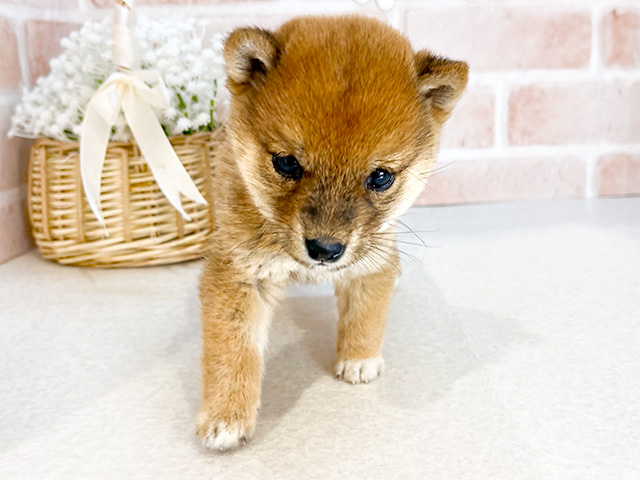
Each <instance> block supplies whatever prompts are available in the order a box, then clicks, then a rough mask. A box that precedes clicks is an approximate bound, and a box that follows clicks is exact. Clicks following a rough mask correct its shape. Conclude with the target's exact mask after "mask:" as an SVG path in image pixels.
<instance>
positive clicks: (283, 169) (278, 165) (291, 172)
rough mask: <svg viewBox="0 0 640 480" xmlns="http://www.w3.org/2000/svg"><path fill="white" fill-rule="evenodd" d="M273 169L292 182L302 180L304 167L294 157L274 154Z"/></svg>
mask: <svg viewBox="0 0 640 480" xmlns="http://www.w3.org/2000/svg"><path fill="white" fill-rule="evenodd" d="M273 168H275V169H276V172H278V173H279V174H280V175H282V176H283V177H285V178H288V179H291V180H300V179H301V178H302V173H303V170H302V166H301V165H300V163H298V160H297V159H296V157H294V156H293V155H281V154H279V153H274V154H273Z"/></svg>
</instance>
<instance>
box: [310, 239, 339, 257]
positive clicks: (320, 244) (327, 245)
mask: <svg viewBox="0 0 640 480" xmlns="http://www.w3.org/2000/svg"><path fill="white" fill-rule="evenodd" d="M305 244H306V245H307V251H308V252H309V256H310V257H311V258H312V259H314V260H317V261H319V262H335V261H336V260H337V259H339V258H340V256H341V255H342V253H343V252H344V245H343V244H342V243H339V242H335V241H333V240H332V239H329V238H312V239H308V238H307V239H306V240H305Z"/></svg>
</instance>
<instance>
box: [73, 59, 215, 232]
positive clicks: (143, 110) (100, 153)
mask: <svg viewBox="0 0 640 480" xmlns="http://www.w3.org/2000/svg"><path fill="white" fill-rule="evenodd" d="M147 83H149V84H152V85H154V86H153V87H149V86H148V85H147ZM169 106H170V102H169V95H168V92H167V88H166V87H165V85H164V82H163V81H162V77H160V74H159V73H158V72H156V71H153V70H135V71H133V72H132V73H131V74H126V73H120V72H116V73H113V74H111V76H110V77H109V78H108V79H107V80H106V81H105V82H104V83H103V84H102V85H101V86H100V88H99V89H98V90H97V91H96V93H95V94H94V95H93V97H91V100H90V101H89V104H88V105H87V109H86V112H85V116H84V120H83V122H82V131H81V136H80V171H81V176H82V184H83V185H84V192H85V195H86V197H87V201H88V202H89V206H90V207H91V211H92V212H93V213H94V215H95V216H96V218H97V219H98V221H99V222H100V224H101V225H102V226H105V223H104V217H103V216H102V210H101V209H100V179H101V177H102V169H103V167H104V160H105V154H106V151H107V145H108V143H109V137H110V136H111V127H113V125H114V124H115V122H116V119H117V117H118V114H119V113H120V110H121V109H122V110H123V111H124V116H125V118H126V120H127V123H128V124H129V128H130V129H131V133H133V136H134V137H135V139H136V141H137V143H138V146H139V147H140V151H141V152H142V155H143V156H144V158H145V160H146V161H147V163H148V164H149V168H150V169H151V173H152V174H153V176H154V178H155V180H156V182H157V183H158V186H159V187H160V190H161V191H162V193H164V195H165V196H166V197H167V199H168V200H169V202H170V203H171V205H173V206H174V207H175V208H176V210H178V211H179V212H180V213H181V214H182V216H183V217H184V218H185V219H186V220H189V221H190V220H191V219H190V218H189V216H188V215H187V213H186V212H185V211H184V209H183V208H182V202H181V201H180V194H181V193H182V194H183V195H185V196H186V197H187V198H189V199H191V200H193V201H194V202H196V203H198V204H201V205H202V204H206V203H207V201H206V200H205V199H204V197H203V196H202V195H201V194H200V192H199V191H198V188H197V187H196V186H195V184H194V183H193V181H192V180H191V177H189V174H188V173H187V171H186V170H185V168H184V166H183V165H182V163H180V159H179V158H178V156H177V155H176V152H174V150H173V148H172V147H171V144H170V143H169V140H168V139H167V136H166V135H165V133H164V131H163V130H162V127H161V126H160V122H159V121H158V118H157V116H156V114H155V112H154V110H153V107H155V108H158V109H165V108H167V107H169Z"/></svg>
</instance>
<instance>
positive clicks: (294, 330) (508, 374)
mask: <svg viewBox="0 0 640 480" xmlns="http://www.w3.org/2000/svg"><path fill="white" fill-rule="evenodd" d="M405 221H406V223H407V224H409V225H411V226H412V227H413V228H414V229H415V230H420V231H424V230H429V231H432V230H433V231H432V232H431V233H422V234H421V237H422V238H423V239H424V240H425V242H426V243H427V244H428V245H430V246H433V247H434V248H427V249H425V248H419V247H414V246H411V245H403V247H406V251H407V253H410V254H412V255H413V256H415V257H417V260H413V259H411V258H408V257H407V259H406V262H405V265H404V275H403V277H402V278H401V279H400V281H399V284H398V287H397V291H396V294H395V297H394V300H393V305H392V308H391V312H390V317H389V322H388V334H387V341H386V344H385V348H384V354H385V358H386V361H387V370H386V372H385V374H384V376H383V378H381V379H380V380H378V381H377V382H374V383H371V384H368V385H357V386H352V385H348V384H345V383H341V382H339V381H337V380H335V379H334V378H333V377H332V375H331V372H330V366H331V363H332V354H333V345H334V334H335V316H336V309H335V305H334V302H333V299H332V297H331V290H330V288H329V287H328V286H324V287H300V286H297V287H292V288H291V289H290V291H289V296H288V298H287V300H286V301H285V302H284V304H283V305H282V307H281V309H280V310H279V313H278V315H277V317H276V320H275V321H274V325H273V329H272V331H271V345H270V350H269V353H268V357H267V360H266V370H267V373H266V377H265V380H264V385H263V408H262V410H261V418H260V422H259V425H258V427H257V430H256V433H255V436H254V438H253V440H252V441H251V442H250V443H249V444H248V445H247V446H246V447H245V448H244V449H243V450H240V451H238V452H234V453H227V454H222V455H220V454H215V453H210V452H207V451H205V450H203V449H202V448H201V447H200V445H199V443H198V441H197V440H196V438H195V435H194V422H193V419H194V416H195V413H196V411H197V408H198V398H199V383H198V382H199V372H198V357H199V351H200V330H199V324H198V306H197V295H196V285H197V277H198V271H199V268H200V266H199V264H198V263H190V264H183V265H176V266H171V267H158V268H149V269H135V270H115V271H101V270H90V269H76V268H69V267H61V266H58V265H54V264H51V263H47V262H45V261H42V260H40V258H39V257H38V256H37V255H36V254H35V253H29V254H27V255H24V256H22V257H20V258H18V259H16V260H14V261H12V262H10V263H8V264H5V265H2V266H0V478H1V479H3V480H5V479H6V480H9V479H23V478H26V479H65V480H68V479H76V478H77V479H134V478H136V479H137V478H143V479H146V478H148V479H164V478H166V479H195V478H208V479H216V480H217V479H245V478H249V479H250V478H259V479H315V478H318V479H351V478H354V479H390V478H403V479H405V478H409V479H413V478H415V479H473V480H480V479H489V478H491V479H509V480H514V479H517V480H520V479H554V480H555V479H580V480H586V479H598V480H602V479H609V478H610V479H615V480H623V479H629V480H631V479H634V480H635V479H638V478H640V403H639V402H640V400H639V399H640V325H639V324H640V199H638V198H633V199H612V200H597V201H596V200H592V201H562V202H538V203H523V204H504V205H484V206H465V207H446V208H444V207H441V208H422V209H415V210H412V211H411V212H410V213H409V214H408V215H407V216H406V217H405ZM402 237H403V238H405V239H406V240H407V241H411V240H412V235H410V234H407V235H402ZM413 240H414V241H415V240H416V239H415V238H413ZM416 243H417V242H416Z"/></svg>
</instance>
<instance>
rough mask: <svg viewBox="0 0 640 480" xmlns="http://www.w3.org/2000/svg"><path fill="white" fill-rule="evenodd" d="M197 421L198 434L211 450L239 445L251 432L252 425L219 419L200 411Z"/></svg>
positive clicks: (243, 442)
mask: <svg viewBox="0 0 640 480" xmlns="http://www.w3.org/2000/svg"><path fill="white" fill-rule="evenodd" d="M197 423H198V430H197V432H198V436H199V437H200V439H201V440H202V443H203V444H204V446H205V447H207V448H210V449H212V450H220V451H224V450H231V449H234V448H238V447H241V446H242V445H244V444H245V443H247V440H248V439H249V437H250V436H251V434H252V433H253V425H250V424H248V423H242V422H238V421H224V420H219V419H216V418H214V416H213V415H211V414H210V413H208V412H200V414H199V415H198V419H197Z"/></svg>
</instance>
